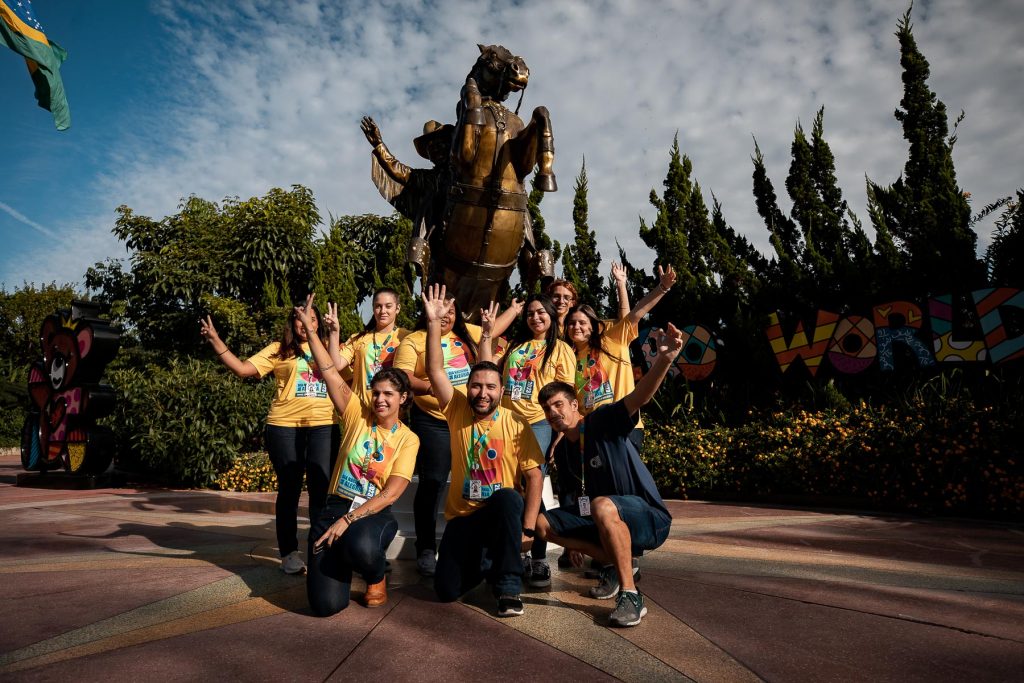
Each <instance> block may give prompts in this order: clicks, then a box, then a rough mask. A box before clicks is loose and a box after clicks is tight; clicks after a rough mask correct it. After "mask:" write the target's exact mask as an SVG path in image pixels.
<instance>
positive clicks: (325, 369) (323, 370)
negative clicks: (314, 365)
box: [320, 363, 334, 374]
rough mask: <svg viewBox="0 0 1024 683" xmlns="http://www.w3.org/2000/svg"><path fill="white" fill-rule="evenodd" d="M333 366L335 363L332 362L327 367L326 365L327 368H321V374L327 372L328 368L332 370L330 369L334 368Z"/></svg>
mask: <svg viewBox="0 0 1024 683" xmlns="http://www.w3.org/2000/svg"><path fill="white" fill-rule="evenodd" d="M333 367H334V363H331V364H330V365H328V366H327V367H325V368H320V372H321V374H322V373H325V372H327V371H328V370H330V369H331V368H333Z"/></svg>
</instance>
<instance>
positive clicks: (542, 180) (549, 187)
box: [537, 173, 558, 192]
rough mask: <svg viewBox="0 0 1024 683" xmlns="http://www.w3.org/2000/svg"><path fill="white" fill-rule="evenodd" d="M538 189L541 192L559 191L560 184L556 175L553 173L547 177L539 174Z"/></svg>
mask: <svg viewBox="0 0 1024 683" xmlns="http://www.w3.org/2000/svg"><path fill="white" fill-rule="evenodd" d="M537 189H538V190H540V191H541V192H556V191H557V190H558V183H556V182H555V175H554V174H553V173H549V174H547V175H541V174H539V173H538V174H537Z"/></svg>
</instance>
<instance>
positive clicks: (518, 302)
mask: <svg viewBox="0 0 1024 683" xmlns="http://www.w3.org/2000/svg"><path fill="white" fill-rule="evenodd" d="M525 305H526V300H525V299H512V303H510V304H509V305H508V307H509V308H510V309H512V310H513V311H515V312H516V316H518V315H519V314H520V313H522V312H523V306H525Z"/></svg>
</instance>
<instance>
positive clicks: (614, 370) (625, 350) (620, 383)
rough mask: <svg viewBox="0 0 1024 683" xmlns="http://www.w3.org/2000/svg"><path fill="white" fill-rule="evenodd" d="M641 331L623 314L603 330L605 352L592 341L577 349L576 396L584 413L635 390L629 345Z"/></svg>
mask: <svg viewBox="0 0 1024 683" xmlns="http://www.w3.org/2000/svg"><path fill="white" fill-rule="evenodd" d="M638 334H639V332H638V330H637V327H636V325H634V324H632V323H631V322H630V321H629V319H628V318H623V319H622V320H619V321H617V322H615V323H613V324H611V325H608V326H606V327H605V328H604V331H603V332H602V333H601V345H602V346H603V347H604V353H602V352H600V351H598V350H597V349H592V348H590V345H589V344H584V345H583V347H582V348H580V349H579V350H578V351H577V352H576V400H577V401H578V402H579V408H580V412H581V413H583V414H584V415H587V414H589V413H591V412H593V411H594V410H595V409H597V408H600V407H601V406H604V405H610V404H612V403H614V402H615V401H618V400H619V399H621V398H623V397H625V396H626V394H628V393H629V392H631V391H633V388H634V386H635V384H636V382H635V380H634V378H633V364H632V363H631V362H630V360H629V345H630V343H631V342H632V341H633V340H634V339H636V338H637V336H638ZM638 427H640V428H642V427H643V423H642V422H638Z"/></svg>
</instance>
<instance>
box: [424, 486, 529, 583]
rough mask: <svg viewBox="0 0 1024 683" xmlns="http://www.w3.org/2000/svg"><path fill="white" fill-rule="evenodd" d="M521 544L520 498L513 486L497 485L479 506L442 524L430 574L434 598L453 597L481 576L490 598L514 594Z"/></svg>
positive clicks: (518, 578) (520, 567) (520, 578)
mask: <svg viewBox="0 0 1024 683" xmlns="http://www.w3.org/2000/svg"><path fill="white" fill-rule="evenodd" d="M522 548H523V497H522V496H520V495H519V494H518V493H517V492H516V491H515V489H511V488H508V489H501V490H500V491H498V492H497V493H495V494H494V495H492V496H491V497H490V498H488V499H487V502H486V503H485V504H484V505H483V506H481V507H479V508H477V509H476V510H474V511H473V512H472V513H470V514H468V515H466V516H465V517H456V518H454V519H451V520H449V521H448V524H447V525H446V526H445V528H444V535H443V536H442V537H441V547H440V549H439V550H438V553H437V570H436V573H435V574H434V591H435V592H436V593H437V598H438V599H439V600H440V601H441V602H451V601H453V600H458V599H459V597H460V596H462V595H464V594H466V593H467V592H469V591H470V590H472V589H473V588H475V587H476V586H477V585H478V584H479V583H480V582H481V581H483V580H484V579H487V583H489V584H490V585H491V590H492V592H493V593H494V595H495V597H500V596H502V595H519V593H520V591H522V588H523V563H522V561H521V560H520V559H519V553H520V552H521V551H522Z"/></svg>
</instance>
